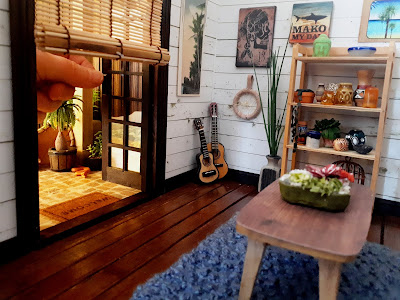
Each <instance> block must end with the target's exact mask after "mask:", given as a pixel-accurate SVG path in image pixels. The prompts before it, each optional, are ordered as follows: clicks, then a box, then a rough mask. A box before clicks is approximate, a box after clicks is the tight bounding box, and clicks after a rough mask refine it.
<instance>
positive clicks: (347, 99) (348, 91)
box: [335, 83, 353, 106]
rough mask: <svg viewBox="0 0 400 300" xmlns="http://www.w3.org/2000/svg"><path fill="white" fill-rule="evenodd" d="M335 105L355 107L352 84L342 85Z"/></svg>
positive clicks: (338, 90)
mask: <svg viewBox="0 0 400 300" xmlns="http://www.w3.org/2000/svg"><path fill="white" fill-rule="evenodd" d="M335 104H337V105H346V106H352V105H353V85H352V84H351V83H341V84H339V88H338V89H337V91H336V96H335Z"/></svg>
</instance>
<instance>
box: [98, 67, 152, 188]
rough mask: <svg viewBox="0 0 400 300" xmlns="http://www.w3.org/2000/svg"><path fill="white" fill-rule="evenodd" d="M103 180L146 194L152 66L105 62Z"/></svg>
mask: <svg viewBox="0 0 400 300" xmlns="http://www.w3.org/2000/svg"><path fill="white" fill-rule="evenodd" d="M102 68H103V73H104V74H106V76H105V78H104V82H103V91H102V93H103V97H102V131H103V163H102V172H103V180H106V181H111V182H114V183H118V184H121V185H125V186H129V187H133V188H136V189H140V190H141V191H146V173H147V157H148V140H149V139H148V136H149V122H148V115H149V103H150V95H149V66H148V65H146V64H142V63H135V62H127V61H120V60H103V62H102Z"/></svg>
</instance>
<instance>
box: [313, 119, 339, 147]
mask: <svg viewBox="0 0 400 300" xmlns="http://www.w3.org/2000/svg"><path fill="white" fill-rule="evenodd" d="M339 126H340V122H339V121H337V120H335V119H334V118H332V119H330V120H328V119H323V120H316V121H315V126H314V130H315V131H319V132H321V136H322V138H323V139H324V142H325V147H333V141H334V140H335V139H337V138H339V137H340V129H339Z"/></svg>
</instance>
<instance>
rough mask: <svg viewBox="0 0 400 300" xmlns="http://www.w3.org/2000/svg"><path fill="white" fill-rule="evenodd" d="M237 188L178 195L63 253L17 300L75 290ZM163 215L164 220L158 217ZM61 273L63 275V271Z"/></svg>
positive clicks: (233, 185) (230, 184)
mask: <svg viewBox="0 0 400 300" xmlns="http://www.w3.org/2000/svg"><path fill="white" fill-rule="evenodd" d="M238 186H239V184H238V183H235V182H228V183H225V184H224V185H221V186H219V187H217V188H213V186H205V187H202V188H200V189H199V190H198V191H196V193H195V194H194V195H192V194H190V195H185V196H179V197H178V198H177V200H178V199H179V201H175V202H173V203H170V204H169V205H166V206H165V207H159V208H158V209H157V211H156V212H154V214H156V217H155V216H153V215H154V214H147V213H146V214H143V215H141V216H139V217H138V218H135V219H132V220H129V221H128V222H125V223H122V224H120V225H119V226H117V227H115V228H113V229H111V230H110V231H107V232H105V233H103V234H101V235H99V236H96V237H95V238H93V239H90V240H88V241H85V242H84V243H81V244H79V245H77V246H76V247H74V249H73V250H74V251H73V252H72V251H69V250H67V251H65V252H63V253H61V254H60V255H59V256H58V257H57V259H55V260H54V262H52V263H54V264H57V266H56V267H55V266H54V265H52V264H50V265H49V264H48V263H47V261H46V267H45V269H41V270H39V271H37V272H36V273H38V275H39V276H40V277H42V278H43V277H44V276H42V273H45V274H46V275H47V274H49V273H50V272H49V271H47V270H48V269H51V270H52V271H53V272H52V273H51V276H49V275H48V276H46V277H45V278H44V279H43V280H41V281H40V282H37V277H36V278H35V279H34V280H35V281H36V284H35V285H34V286H32V287H30V288H29V289H27V290H26V291H24V292H23V293H20V294H18V297H17V298H18V299H32V298H34V299H37V298H41V299H48V298H51V297H54V296H56V295H58V294H60V293H61V292H63V291H65V289H68V288H71V287H73V286H74V285H75V284H77V283H79V282H80V281H82V280H84V279H85V278H87V277H88V276H91V275H92V274H93V273H95V272H97V271H99V270H101V269H102V268H105V267H106V266H107V265H109V264H111V263H113V262H114V261H116V260H119V259H121V257H123V256H124V255H126V254H127V253H129V252H131V251H132V250H134V249H136V248H138V247H140V246H141V245H142V244H143V243H145V242H147V241H149V240H151V239H153V238H155V237H156V236H157V235H159V234H161V233H163V232H164V231H165V230H167V229H168V228H169V227H171V226H173V225H175V224H177V223H179V222H181V221H182V220H184V219H185V218H187V217H188V216H190V215H192V214H194V213H195V212H197V211H198V210H200V209H201V208H202V207H204V206H205V205H208V204H210V203H212V202H213V201H215V200H217V199H218V198H220V197H222V196H223V195H225V194H227V193H229V192H230V191H232V190H233V189H235V188H237V187H238ZM160 216H162V217H161V218H159V217H160ZM164 216H165V217H164ZM75 248H79V249H75ZM64 253H67V254H68V255H66V257H65V258H64V257H62V259H61V260H60V259H59V257H60V256H63V254H64ZM76 256H79V259H78V261H77V260H76V259H75V257H76ZM82 257H83V258H82ZM42 265H43V263H42ZM55 269H58V272H57V273H55V272H54V270H55ZM61 270H62V272H60V271H61ZM29 279H31V277H30V278H29ZM32 279H33V278H32ZM24 283H25V282H24ZM43 290H46V297H43Z"/></svg>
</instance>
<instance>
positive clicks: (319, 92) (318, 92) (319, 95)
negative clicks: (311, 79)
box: [315, 83, 325, 102]
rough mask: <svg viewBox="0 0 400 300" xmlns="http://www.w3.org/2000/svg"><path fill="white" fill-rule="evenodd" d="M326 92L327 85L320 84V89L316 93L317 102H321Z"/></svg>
mask: <svg viewBox="0 0 400 300" xmlns="http://www.w3.org/2000/svg"><path fill="white" fill-rule="evenodd" d="M324 92H325V84H323V83H318V88H317V90H316V91H315V99H316V100H317V102H321V98H322V95H323V94H324Z"/></svg>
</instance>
